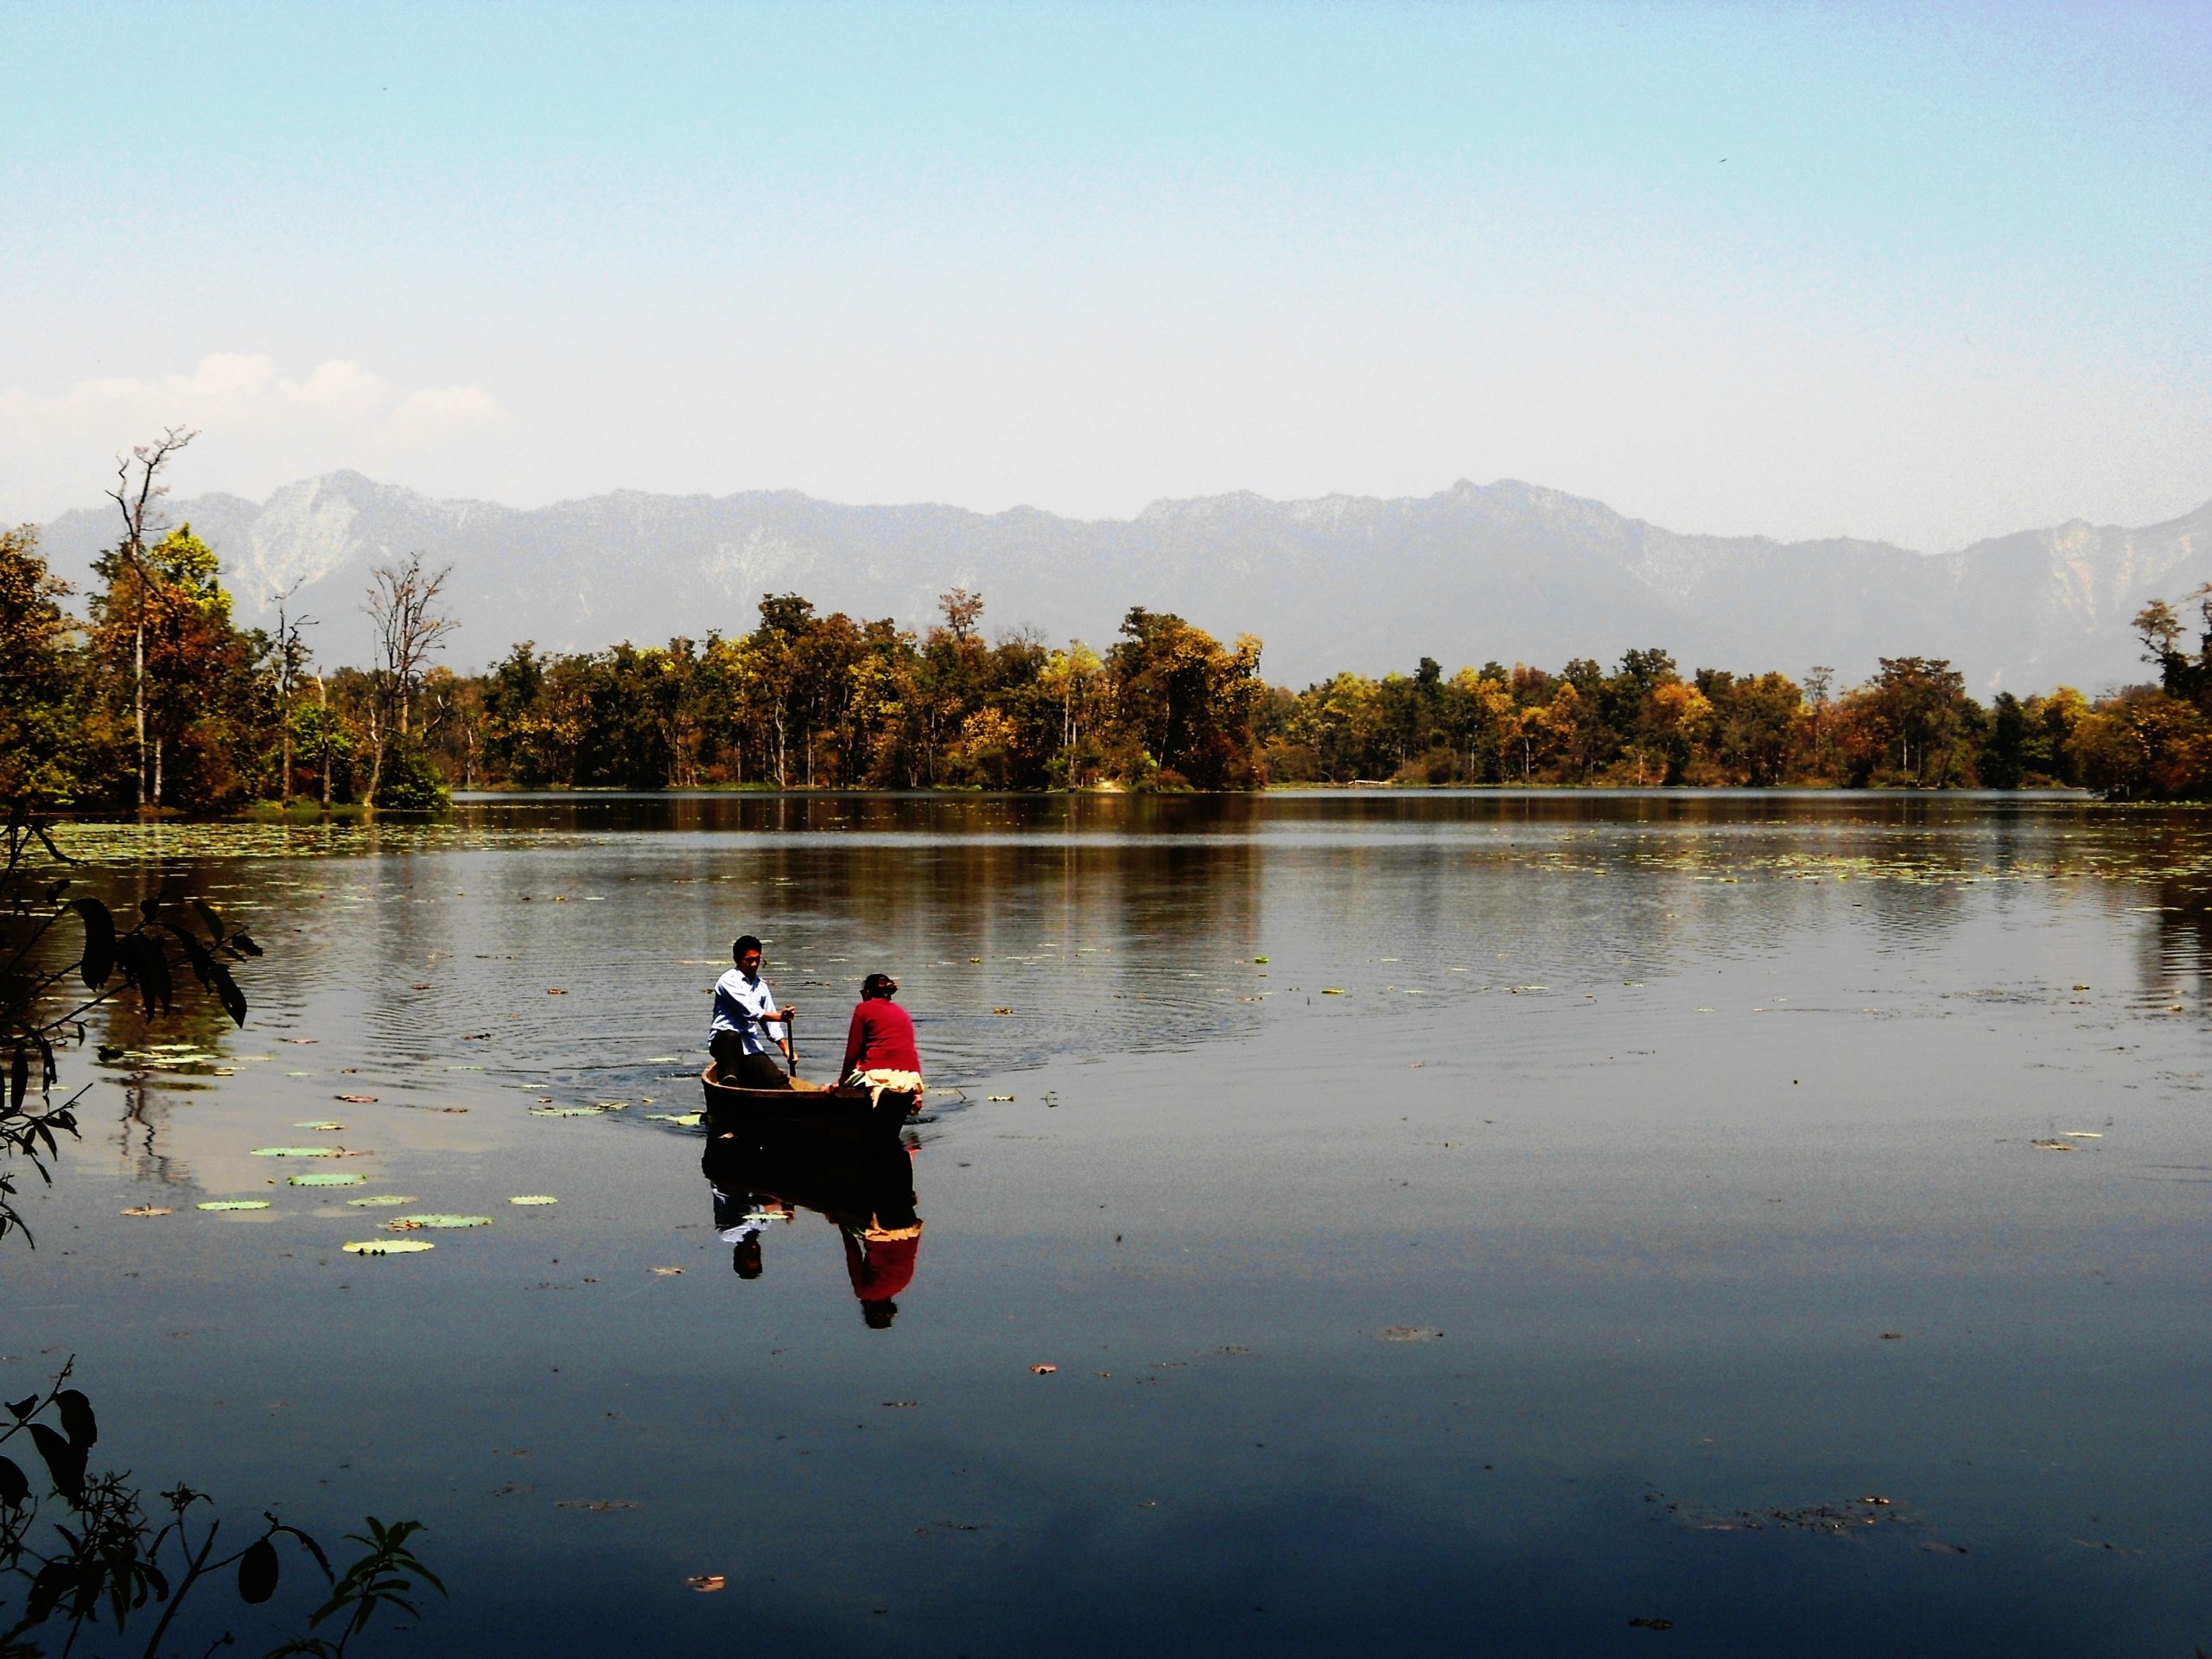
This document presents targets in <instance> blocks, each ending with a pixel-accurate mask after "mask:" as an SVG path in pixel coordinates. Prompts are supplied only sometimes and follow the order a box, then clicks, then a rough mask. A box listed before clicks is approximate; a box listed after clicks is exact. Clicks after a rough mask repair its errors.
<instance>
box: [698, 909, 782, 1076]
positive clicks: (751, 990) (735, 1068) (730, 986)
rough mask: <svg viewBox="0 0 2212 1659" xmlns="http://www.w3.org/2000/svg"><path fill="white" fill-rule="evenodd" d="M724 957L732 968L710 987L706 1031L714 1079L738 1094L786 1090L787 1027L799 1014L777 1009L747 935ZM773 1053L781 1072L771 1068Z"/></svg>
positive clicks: (755, 942)
mask: <svg viewBox="0 0 2212 1659" xmlns="http://www.w3.org/2000/svg"><path fill="white" fill-rule="evenodd" d="M729 954H730V959H731V960H732V961H734V963H736V964H737V965H736V966H735V967H734V968H733V969H730V970H729V972H728V973H726V974H724V975H723V976H721V978H720V979H718V980H716V981H715V1017H714V1020H713V1022H712V1023H711V1024H710V1025H709V1027H708V1030H707V1052H709V1054H711V1055H713V1056H714V1058H715V1076H716V1077H718V1078H719V1079H720V1080H721V1081H722V1082H724V1083H727V1084H734V1086H736V1087H737V1088H740V1089H788V1088H790V1087H791V1078H790V1077H789V1076H788V1075H787V1073H786V1071H785V1066H788V1065H791V1064H792V1063H793V1061H792V1055H791V1027H790V1025H789V1024H788V1023H787V1022H788V1021H789V1020H790V1019H791V1015H793V1014H796V1013H798V1009H797V1008H779V1007H777V1006H776V994H775V993H774V992H773V991H772V990H770V989H769V988H768V982H767V981H766V980H765V979H763V978H761V977H760V940H759V939H757V938H753V935H752V934H750V933H747V934H746V935H745V936H744V937H743V938H741V939H739V940H738V942H737V943H736V944H733V945H732V946H730V948H729ZM771 1044H773V1045H774V1047H771V1046H770V1045H771ZM776 1049H781V1050H782V1051H783V1055H784V1062H785V1065H784V1066H779V1065H777V1064H776V1061H775V1050H776Z"/></svg>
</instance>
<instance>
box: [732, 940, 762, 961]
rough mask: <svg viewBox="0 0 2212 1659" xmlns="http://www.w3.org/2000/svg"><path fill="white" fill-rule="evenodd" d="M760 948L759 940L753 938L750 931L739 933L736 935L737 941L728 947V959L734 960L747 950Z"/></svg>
mask: <svg viewBox="0 0 2212 1659" xmlns="http://www.w3.org/2000/svg"><path fill="white" fill-rule="evenodd" d="M759 949H760V940H758V939H756V938H753V936H752V935H751V934H750V933H741V934H739V935H738V938H737V943H736V944H733V945H732V946H730V948H729V959H730V960H731V961H732V962H735V961H736V960H737V959H738V958H739V957H741V956H743V955H744V954H745V953H746V952H747V951H748V950H759Z"/></svg>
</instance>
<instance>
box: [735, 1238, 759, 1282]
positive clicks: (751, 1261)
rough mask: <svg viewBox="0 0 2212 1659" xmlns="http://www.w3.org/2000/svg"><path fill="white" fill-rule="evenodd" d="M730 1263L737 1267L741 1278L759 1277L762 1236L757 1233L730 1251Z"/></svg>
mask: <svg viewBox="0 0 2212 1659" xmlns="http://www.w3.org/2000/svg"><path fill="white" fill-rule="evenodd" d="M729 1264H730V1266H731V1267H733V1268H736V1269H737V1276H738V1277H739V1278H741V1279H758V1278H759V1277H760V1235H759V1234H758V1233H756V1234H754V1235H753V1236H752V1237H751V1238H748V1239H746V1240H744V1241H742V1242H741V1243H739V1244H737V1245H736V1246H735V1247H734V1248H733V1249H731V1251H730V1253H729Z"/></svg>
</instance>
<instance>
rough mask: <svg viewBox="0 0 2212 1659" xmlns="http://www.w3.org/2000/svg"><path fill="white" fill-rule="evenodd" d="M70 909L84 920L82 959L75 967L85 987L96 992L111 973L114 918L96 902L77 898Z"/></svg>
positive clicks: (113, 953) (113, 946)
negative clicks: (83, 953)
mask: <svg viewBox="0 0 2212 1659" xmlns="http://www.w3.org/2000/svg"><path fill="white" fill-rule="evenodd" d="M70 908H71V909H73V910H74V911H75V912H77V914H78V915H79V916H80V917H82V918H84V923H85V957H84V960H83V961H82V962H81V963H79V964H78V972H79V974H80V975H81V976H83V978H84V981H85V988H86V990H88V991H97V990H98V989H99V988H100V987H101V986H103V985H105V984H106V983H107V976H109V975H110V974H111V973H113V972H114V971H115V917H114V916H113V915H112V914H111V912H109V910H108V907H107V906H105V905H104V904H102V903H101V902H100V901H99V899H76V900H74V901H73V903H72V904H71V906H70Z"/></svg>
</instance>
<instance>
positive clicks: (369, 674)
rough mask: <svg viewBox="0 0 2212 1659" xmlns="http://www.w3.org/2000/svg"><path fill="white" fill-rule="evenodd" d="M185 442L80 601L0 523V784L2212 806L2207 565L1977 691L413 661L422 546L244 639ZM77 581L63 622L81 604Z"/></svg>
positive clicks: (1237, 659)
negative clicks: (180, 515) (1438, 794)
mask: <svg viewBox="0 0 2212 1659" xmlns="http://www.w3.org/2000/svg"><path fill="white" fill-rule="evenodd" d="M189 436H190V435H189V434H182V435H180V434H179V433H176V432H174V431H173V432H171V433H170V434H168V435H166V437H165V441H164V442H163V443H162V444H160V445H153V446H148V447H147V448H143V449H140V450H137V451H134V452H133V455H132V456H131V457H130V458H128V459H126V461H124V464H123V466H122V467H121V468H120V469H119V471H118V484H117V487H116V488H115V489H114V490H112V491H111V492H110V494H111V499H113V500H114V501H115V502H116V504H117V505H118V509H119V510H120V514H121V532H122V533H121V534H120V536H119V537H118V543H117V545H116V546H115V548H114V549H113V550H111V551H110V552H109V553H108V554H106V555H105V556H103V557H102V558H101V559H100V561H99V563H97V565H96V566H95V567H94V578H95V582H96V583H97V586H95V587H94V588H92V589H91V590H90V591H88V592H87V593H86V594H83V595H81V596H79V595H75V594H72V593H71V592H70V590H69V589H68V588H67V587H66V586H65V585H64V584H63V583H61V582H58V581H57V580H56V579H55V578H54V576H53V575H52V574H51V573H50V572H49V571H48V569H47V568H46V566H45V564H44V563H43V561H42V560H41V557H40V556H39V553H38V546H37V532H36V531H35V529H34V528H32V527H30V526H28V525H26V526H22V527H19V528H17V529H16V530H14V531H6V532H0V795H5V796H10V797H14V798H20V799H23V800H27V801H33V802H39V803H44V804H51V805H55V806H66V807H70V808H74V809H78V810H125V809H130V808H132V807H137V808H142V809H156V810H183V811H188V812H219V811H225V810H236V809H238V808H240V807H243V806H245V805H247V804H250V803H256V802H270V803H277V804H295V803H305V804H309V805H312V806H314V807H317V808H321V809H326V810H327V809H342V808H346V807H351V806H359V805H361V804H371V803H372V804H375V805H376V806H378V807H380V808H383V809H385V810H425V809H429V808H434V807H435V806H437V805H438V804H441V803H442V800H443V799H444V798H445V795H446V792H447V791H448V790H450V789H453V788H456V787H466V788H482V787H501V786H513V787H521V788H622V789H662V788H696V787H714V786H722V787H764V788H777V789H947V788H956V789H957V788H985V789H1021V790H1038V789H1082V788H1122V789H1144V790H1179V789H1193V790H1241V789H1252V788H1257V787H1261V786H1263V785H1268V784H1270V783H1273V784H1357V783H1385V784H1395V785H1402V786H1417V785H1668V786H1684V787H1709V786H1718V785H1751V786H1772V785H1829V786H1861V787H1863V786H1872V787H1885V786H1886V787H1910V788H1921V789H1934V788H1957V787H1966V786H1976V785H1979V786H1983V787H1993V788H2003V789H2010V788H2018V787H2023V786H2036V785H2086V786H2088V787H2090V788H2093V789H2097V790H2100V791H2104V792H2106V793H2107V794H2108V795H2111V796H2113V797H2116V798H2133V799H2198V798H2212V585H2208V587H2207V588H2202V589H2199V590H2198V591H2197V592H2196V594H2191V595H2190V598H2189V600H2188V601H2186V603H2187V604H2189V605H2190V606H2193V607H2195V613H2196V620H2197V623H2198V625H2199V626H2198V629H2197V633H2196V648H2195V649H2194V650H2191V649H2189V648H2188V641H2187V637H2186V636H2187V633H2188V630H2187V628H2186V627H2185V626H2184V625H2183V620H2182V618H2181V615H2180V614H2179V613H2177V611H2176V610H2175V609H2174V608H2173V607H2171V605H2169V604H2168V603H2167V602H2165V601H2154V602H2153V603H2152V604H2151V605H2150V606H2148V607H2145V609H2144V610H2143V612H2142V613H2140V614H2139V616H2138V617H2137V618H2136V619H2135V627H2136V631H2137V632H2138V635H2139V638H2140V639H2141V640H2142V642H2143V647H2144V652H2145V658H2146V660H2147V661H2149V662H2150V663H2151V664H2153V665H2154V666H2155V667H2156V669H2157V671H2158V680H2157V682H2156V683H2146V684H2144V685H2139V686H2133V687H2130V688H2128V689H2126V690H2121V691H2119V692H2116V693H2113V694H2112V695H2109V696H2104V697H2102V698H2100V699H2098V700H2096V701H2094V702H2092V701H2091V700H2090V699H2088V698H2087V697H2084V696H2082V694H2081V693H2080V692H2079V691H2076V690H2072V689H2071V688H2069V687H2063V686H2062V687H2059V688H2057V689H2056V690H2053V691H2051V692H2050V693H2049V694H2047V695H2037V696H2027V697H2024V698H2023V697H2019V696H2015V695H2014V694H2012V693H2011V692H2009V691H2006V692H1999V694H1997V695H1996V696H1994V697H1993V699H1991V700H1990V701H1989V702H1986V703H1984V702H1980V701H1978V700H1977V699H1975V698H1974V697H1972V696H1968V695H1967V690H1966V685H1965V682H1964V680H1963V678H1962V677H1961V675H1960V673H1959V672H1958V671H1957V670H1955V668H1953V667H1952V666H1951V664H1949V663H1948V662H1946V661H1944V660H1942V659H1941V658H1920V657H1895V658H1882V659H1880V666H1879V668H1878V671H1877V672H1876V673H1875V674H1874V675H1873V677H1872V678H1870V679H1868V680H1867V681H1866V682H1865V683H1863V684H1859V685H1852V686H1840V685H1838V684H1837V683H1836V681H1835V676H1834V672H1833V671H1831V670H1829V669H1827V668H1821V667H1815V668H1813V669H1811V670H1809V671H1807V672H1806V673H1805V674H1804V675H1803V676H1802V678H1798V679H1793V678H1791V677H1789V676H1788V675H1786V674H1783V673H1780V672H1777V671H1767V672H1763V673H1757V674H1741V673H1738V672H1735V671H1730V670H1726V669H1716V668H1697V669H1694V670H1693V671H1689V672H1688V673H1685V672H1684V671H1682V670H1681V667H1680V666H1679V665H1678V664H1676V663H1675V659H1674V658H1672V657H1671V656H1669V654H1668V653H1667V652H1664V651H1662V650H1659V649H1656V648H1641V649H1637V650H1631V651H1629V652H1625V653H1624V655H1623V656H1622V657H1621V658H1620V660H1619V661H1618V664H1614V665H1613V666H1612V667H1611V668H1610V669H1608V668H1606V667H1605V666H1604V665H1602V664H1599V663H1598V662H1596V661H1593V660H1592V659H1589V658H1576V659H1575V660H1573V661H1571V662H1569V663H1567V664H1565V665H1563V666H1562V667H1560V668H1559V669H1557V670H1556V671H1553V670H1547V669H1541V668H1536V667H1531V666H1529V665H1527V664H1515V665H1513V666H1511V667H1510V668H1509V667H1507V666H1505V665H1504V664H1500V663H1497V662H1491V663H1487V664H1484V665H1483V666H1481V667H1480V668H1475V667H1463V668H1460V669H1459V670H1458V671H1456V672H1453V673H1449V674H1447V673H1446V671H1445V670H1444V667H1443V665H1442V664H1440V663H1439V662H1438V661H1437V660H1435V659H1434V658H1426V657H1424V658H1421V660H1420V661H1419V663H1418V664H1416V665H1415V666H1414V669H1413V670H1412V671H1411V672H1409V673H1391V674H1386V675H1383V676H1382V677H1380V678H1375V677H1369V676H1365V675H1360V674H1351V673H1345V674H1339V675H1338V676H1336V677H1334V678H1332V679H1330V680H1327V681H1325V682H1323V683H1318V684H1314V685H1309V686H1307V687H1306V689H1305V690H1289V689H1287V688H1285V687H1280V686H1271V685H1269V684H1268V683H1267V682H1266V680H1265V679H1264V678H1263V677H1262V673H1261V662H1260V653H1261V642H1260V641H1259V640H1257V639H1254V638H1252V637H1250V636H1249V635H1244V636H1240V637H1239V638H1238V639H1236V640H1234V641H1232V642H1230V643H1229V644H1225V645H1224V643H1222V642H1221V641H1220V640H1218V639H1215V638H1214V637H1213V636H1211V634H1209V633H1207V632H1205V630H1203V629H1201V628H1198V627H1196V626H1192V624H1191V623H1189V622H1187V621H1185V620H1184V619H1182V618H1180V617H1179V616H1175V615H1173V614H1169V613H1162V612H1155V611H1151V610H1147V609H1145V608H1143V607H1135V608H1132V609H1131V610H1130V611H1128V613H1127V614H1126V615H1125V616H1124V617H1123V618H1122V625H1121V627H1120V629H1119V631H1118V632H1117V633H1116V636H1115V638H1114V639H1113V640H1112V641H1111V642H1110V643H1109V644H1108V645H1105V646H1104V647H1103V648H1100V649H1093V648H1092V647H1091V646H1090V645H1085V644H1084V643H1083V642H1081V641H1071V642H1069V643H1067V644H1065V645H1052V644H1049V643H1047V642H1046V641H1045V640H1044V639H1041V638H1039V636H1038V635H1036V634H1035V633H1034V632H1028V631H1017V632H1011V633H1005V634H1001V635H1000V636H998V637H996V638H995V639H991V638H987V637H986V635H985V633H984V631H983V601H982V596H981V595H980V594H972V593H969V592H967V591H966V590H964V589H960V588H956V589H955V590H954V591H952V592H951V593H950V594H945V595H944V597H943V600H942V601H941V604H940V609H939V615H938V620H936V621H935V622H934V623H933V624H932V625H931V626H929V627H927V628H925V629H922V630H919V631H914V630H909V629H906V628H902V627H900V626H899V625H898V624H897V623H896V622H894V621H893V620H889V619H878V620H863V619H855V618H854V617H851V616H848V615H846V614H845V613H842V612H831V613H827V614H824V613H822V612H820V611H819V610H817V607H815V606H814V605H813V604H812V603H811V602H810V601H808V600H807V599H805V598H804V597H803V596H801V595H799V594H769V595H766V596H765V597H763V598H762V599H761V601H760V605H759V607H758V617H757V620H755V621H754V623H753V626H751V627H750V628H749V629H748V630H747V631H746V632H731V633H727V634H726V633H722V632H709V634H707V635H706V637H705V638H704V639H671V640H670V641H669V642H668V643H667V644H665V645H645V646H638V645H631V644H628V643H624V644H621V645H614V646H612V647H610V648H609V649H607V650H605V651H599V652H540V651H539V650H537V648H536V646H535V645H532V644H531V643H528V642H525V643H524V644H521V645H517V646H515V647H514V648H513V649H512V651H510V652H508V653H507V654H506V656H505V657H504V658H501V659H500V660H499V661H498V662H496V663H494V664H493V665H492V666H491V667H490V668H489V669H488V670H486V671H484V672H482V673H479V674H465V673H457V672H455V671H453V670H452V669H451V668H449V667H447V666H445V665H443V664H437V663H435V662H434V661H433V660H432V659H433V658H435V656H436V655H437V654H438V653H439V652H440V650H441V649H442V646H443V645H444V643H445V641H446V639H447V637H448V634H449V633H450V632H452V631H453V629H454V627H455V626H457V623H456V619H454V617H453V616H452V615H451V614H450V613H448V610H447V608H446V607H445V603H444V600H443V583H444V573H443V572H442V571H435V570H431V569H426V568H425V567H424V565H423V561H422V559H421V557H420V556H412V557H410V559H408V560H407V561H406V562H404V563H398V564H394V565H391V566H389V567H386V568H385V569H379V570H378V571H377V572H376V573H375V575H374V579H373V582H372V586H371V588H370V590H369V592H368V593H367V594H366V595H365V600H364V605H363V608H364V609H365V610H366V611H367V612H368V613H369V615H370V616H371V618H372V620H373V622H374V624H375V637H376V641H377V645H376V653H375V659H374V660H373V661H372V663H370V664H368V665H366V666H365V667H352V666H348V667H340V668H336V669H330V670H323V669H320V668H318V667H317V666H316V665H315V662H314V660H313V655H312V652H310V650H309V649H308V644H307V639H306V633H305V629H306V627H307V626H308V624H307V623H306V622H305V621H304V620H302V619H300V618H297V617H296V616H295V615H294V614H293V613H291V611H290V609H289V594H278V595H276V596H275V598H276V601H277V604H276V607H275V608H276V610H277V627H276V629H275V630H274V631H273V632H272V631H270V630H267V629H241V628H240V627H238V626H237V625H236V623H235V622H234V620H232V605H231V597H230V595H229V594H228V593H227V592H226V590H225V588H224V587H223V585H222V582H221V580H220V577H219V570H218V566H217V561H216V557H215V554H214V552H213V550H212V549H210V548H209V547H208V546H207V543H205V542H203V541H201V540H200V538H199V537H195V536H194V534H193V533H192V530H191V527H190V526H189V525H188V524H187V525H181V526H178V527H176V528H175V529H173V530H168V531H159V532H158V533H157V531H156V526H155V524H154V521H153V518H152V512H151V510H152V507H153V505H154V504H155V503H156V502H157V501H158V499H159V498H160V495H161V484H160V481H159V480H160V474H161V471H162V467H165V466H166V465H167V464H168V461H170V460H171V459H172V458H173V457H174V455H175V452H176V450H177V449H179V448H181V447H182V445H183V443H184V442H188V441H189ZM79 599H81V607H82V608H81V613H79V612H77V611H74V610H73V609H71V608H70V605H71V603H72V602H73V601H77V600H79Z"/></svg>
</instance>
